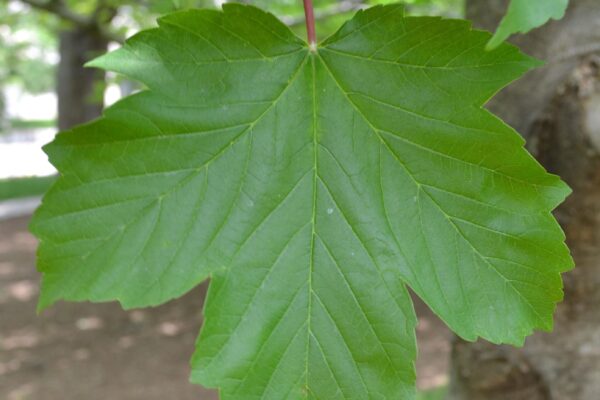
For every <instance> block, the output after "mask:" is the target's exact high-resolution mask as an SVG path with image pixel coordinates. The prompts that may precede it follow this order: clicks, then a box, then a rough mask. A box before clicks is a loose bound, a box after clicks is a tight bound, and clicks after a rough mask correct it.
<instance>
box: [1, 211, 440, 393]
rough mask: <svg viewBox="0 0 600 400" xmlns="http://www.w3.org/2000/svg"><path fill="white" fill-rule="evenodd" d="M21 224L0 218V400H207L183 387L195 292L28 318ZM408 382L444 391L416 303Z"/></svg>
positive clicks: (27, 239)
mask: <svg viewBox="0 0 600 400" xmlns="http://www.w3.org/2000/svg"><path fill="white" fill-rule="evenodd" d="M27 223H28V218H18V219H12V220H7V221H0V399H3V400H166V399H175V400H192V399H194V400H213V399H214V400H216V399H217V396H216V393H215V392H213V391H210V390H205V389H203V388H200V387H197V386H194V385H191V384H189V383H188V373H189V369H188V360H189V358H190V356H191V354H192V351H193V346H194V341H195V338H196V336H197V333H198V331H199V328H200V325H201V323H202V315H201V309H202V302H203V298H204V293H205V289H206V286H205V285H203V286H201V287H199V288H197V289H196V290H194V291H192V292H191V293H188V294H187V295H186V296H184V297H182V298H180V299H179V300H177V301H173V302H171V303H169V304H166V305H164V306H161V307H158V308H154V309H145V310H135V311H129V312H125V311H123V310H122V309H121V308H120V307H119V306H118V305H117V304H90V303H80V304H72V303H60V304H57V305H55V306H54V307H52V308H51V309H49V310H47V311H45V312H44V313H43V314H42V315H39V316H38V315H36V312H35V305H36V301H37V294H38V283H39V275H38V273H37V272H36V270H35V248H36V241H35V239H34V238H33V237H32V236H31V234H29V233H28V231H27ZM416 307H417V312H418V314H419V317H420V323H419V327H418V341H419V347H420V354H419V360H418V363H417V370H418V377H419V378H418V379H419V381H418V384H419V387H420V388H423V389H429V388H434V387H438V386H440V385H443V384H445V382H446V380H447V374H446V365H447V360H448V354H449V350H450V344H449V338H450V334H449V332H448V330H447V329H446V327H445V326H444V325H443V324H442V323H441V322H440V321H439V320H438V319H437V318H435V317H434V316H433V315H432V314H431V312H430V311H429V310H428V309H427V308H426V307H425V306H424V305H423V304H422V303H420V302H416Z"/></svg>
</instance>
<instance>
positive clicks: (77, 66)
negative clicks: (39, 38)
mask: <svg viewBox="0 0 600 400" xmlns="http://www.w3.org/2000/svg"><path fill="white" fill-rule="evenodd" d="M59 40H60V63H59V65H58V79H57V94H58V126H59V128H60V130H65V129H70V128H72V127H73V126H75V125H78V124H82V123H84V122H87V121H90V120H92V119H94V118H97V117H99V116H100V115H101V113H102V109H103V107H104V98H103V96H104V85H105V73H104V72H103V71H101V70H99V69H96V68H84V64H85V63H86V62H88V61H90V60H91V59H93V58H95V57H97V56H98V55H100V54H103V53H105V52H106V51H107V50H108V40H107V39H106V37H105V36H104V35H102V34H101V32H100V31H99V30H98V28H97V27H96V26H75V27H72V28H70V29H68V30H63V31H61V32H60V34H59Z"/></svg>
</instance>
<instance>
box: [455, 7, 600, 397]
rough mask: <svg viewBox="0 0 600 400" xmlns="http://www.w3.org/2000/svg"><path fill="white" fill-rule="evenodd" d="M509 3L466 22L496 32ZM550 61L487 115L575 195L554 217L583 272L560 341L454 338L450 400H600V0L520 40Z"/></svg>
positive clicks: (562, 317)
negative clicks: (509, 129) (511, 343)
mask: <svg viewBox="0 0 600 400" xmlns="http://www.w3.org/2000/svg"><path fill="white" fill-rule="evenodd" d="M507 3H508V0H467V15H468V17H469V18H470V19H472V20H474V21H475V24H476V25H477V26H479V27H482V28H485V29H488V30H493V29H494V27H495V26H496V25H497V23H498V22H499V19H500V18H501V15H502V13H503V12H504V10H506V7H507ZM513 41H514V42H515V43H517V44H518V45H519V46H521V47H522V48H523V50H524V51H525V52H527V53H529V54H531V55H533V56H536V57H538V58H541V59H544V60H547V61H548V64H547V65H546V67H544V68H542V69H539V70H537V71H534V72H532V73H530V74H528V75H527V76H526V77H525V78H524V79H522V80H520V81H518V82H516V83H515V84H513V85H512V86H510V87H509V88H507V89H506V90H504V91H503V92H501V93H500V94H499V95H498V96H497V97H496V98H495V99H494V100H493V101H492V102H491V103H490V104H489V107H490V108H491V109H492V110H493V111H494V112H495V113H496V114H498V115H499V116H501V117H502V118H503V119H504V120H505V121H507V122H508V123H509V124H510V125H512V126H513V127H515V128H516V129H517V130H519V132H520V133H522V134H523V135H524V136H525V137H526V139H527V140H528V147H529V150H530V151H531V152H532V153H533V154H534V155H535V156H536V157H537V158H538V160H540V162H541V163H542V164H544V166H545V167H546V168H548V169H549V170H550V171H551V172H553V173H556V174H559V175H561V176H562V177H563V179H565V180H566V181H567V183H568V184H569V185H570V186H571V187H572V188H573V191H574V193H573V195H572V196H571V197H570V198H569V199H568V200H567V202H566V203H565V204H564V205H563V206H561V207H560V208H559V210H558V211H557V213H556V215H557V217H558V219H559V221H560V222H561V224H562V226H563V228H564V229H565V232H566V235H567V242H568V244H569V247H570V248H571V251H572V253H573V256H574V258H575V262H576V264H577V267H576V269H575V270H574V271H572V272H570V273H568V274H566V275H565V276H564V279H565V301H564V303H562V304H561V305H560V306H559V307H558V310H557V313H556V317H555V330H554V332H553V333H536V334H534V335H533V336H532V337H530V338H529V339H528V340H527V343H526V345H525V347H524V348H522V349H515V348H512V347H508V346H493V345H490V344H489V343H486V342H484V341H479V342H477V343H474V344H473V343H466V342H464V341H461V340H459V339H456V340H455V342H454V344H453V353H452V366H451V373H452V382H451V389H450V391H451V394H450V399H452V400H463V399H464V400H467V399H468V400H550V399H552V400H592V399H598V398H600V311H599V310H600V290H599V289H598V288H600V1H598V0H571V6H570V8H569V11H568V13H567V16H566V17H565V19H563V20H561V21H558V22H556V21H555V22H552V23H550V24H549V25H547V26H545V27H544V28H541V29H538V30H536V31H533V32H531V33H530V34H528V35H524V36H519V37H517V38H515V39H514V40H513Z"/></svg>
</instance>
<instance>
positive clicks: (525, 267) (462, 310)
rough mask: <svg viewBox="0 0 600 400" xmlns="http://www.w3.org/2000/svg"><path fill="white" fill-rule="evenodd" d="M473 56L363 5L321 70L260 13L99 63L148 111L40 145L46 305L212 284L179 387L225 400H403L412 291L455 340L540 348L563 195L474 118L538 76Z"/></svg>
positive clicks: (206, 22) (216, 20)
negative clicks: (515, 85) (47, 175)
mask: <svg viewBox="0 0 600 400" xmlns="http://www.w3.org/2000/svg"><path fill="white" fill-rule="evenodd" d="M489 37H490V35H489V34H487V33H484V32H479V31H472V30H471V28H470V25H469V23H467V22H465V21H458V20H443V19H440V18H426V17H422V18H417V17H411V18H409V17H405V16H404V14H403V9H402V7H400V6H398V5H389V6H378V7H373V8H371V9H369V10H367V11H361V12H358V13H357V14H356V16H355V17H354V18H353V19H352V20H350V21H349V22H348V23H346V24H345V25H344V26H343V27H342V28H341V29H340V30H339V31H338V32H337V33H336V34H334V35H333V36H332V37H330V38H329V39H328V40H326V41H325V42H324V43H322V44H321V46H320V48H319V51H318V53H316V54H315V53H311V52H309V51H308V49H307V47H306V44H305V43H304V42H303V41H301V40H299V39H298V38H296V37H295V36H294V35H293V34H292V33H291V32H290V30H289V29H288V28H287V27H286V26H285V25H283V24H282V23H280V22H279V21H277V20H276V19H275V18H274V17H273V16H272V15H270V14H267V13H264V12H262V11H260V10H258V9H256V8H253V7H248V6H242V5H234V4H230V5H229V4H228V5H226V6H225V7H224V12H217V11H209V10H193V11H186V12H179V13H175V14H171V15H169V16H166V17H164V18H162V19H161V20H160V21H159V28H157V29H153V30H149V31H145V32H142V33H140V34H138V35H136V36H135V37H133V38H132V39H130V40H129V41H128V42H127V44H126V45H125V46H124V47H123V48H122V49H120V50H117V51H116V52H113V53H111V54H108V55H106V56H104V57H102V58H100V59H99V60H97V61H95V62H93V63H92V65H94V66H98V67H102V68H105V69H109V70H113V71H116V72H119V73H122V74H125V75H127V76H129V77H130V78H133V79H137V80H139V81H141V82H142V83H144V84H145V85H146V86H147V87H148V88H149V90H147V91H145V92H141V93H138V94H136V95H133V96H131V97H129V98H127V99H125V100H123V101H121V102H119V103H117V104H116V105H115V106H113V107H111V108H110V109H109V110H108V111H107V112H106V115H105V116H104V118H102V119H100V120H98V121H95V122H92V123H91V124H88V125H85V126H82V127H79V128H76V129H74V130H73V131H70V132H64V133H61V134H60V135H59V136H58V138H57V139H56V140H55V141H54V142H53V143H52V144H50V145H49V146H47V148H46V151H47V153H48V154H49V156H50V159H51V161H52V163H53V164H54V165H56V166H57V168H58V169H59V170H60V172H61V175H62V176H61V179H60V180H59V182H58V183H57V184H56V185H55V186H54V187H53V189H52V190H51V191H50V192H49V193H48V194H47V196H46V197H45V199H44V202H43V205H42V207H41V208H40V209H39V210H38V212H37V213H36V216H35V219H34V222H33V224H32V229H33V231H34V232H35V233H36V235H37V236H38V237H39V238H40V249H39V269H40V270H41V271H42V272H43V274H44V278H43V292H42V297H41V300H40V307H42V308H43V307H45V306H48V305H49V304H51V303H53V302H54V301H56V300H58V299H67V300H92V301H108V300H114V299H116V300H119V301H120V302H121V303H122V304H123V305H124V306H125V307H141V306H149V305H157V304H160V303H163V302H165V301H167V300H169V299H171V298H174V297H177V296H180V295H182V294H183V293H185V292H187V291H188V290H190V289H191V288H193V287H194V286H196V285H197V284H199V283H200V282H201V281H203V280H205V279H206V278H207V277H209V276H210V277H211V285H210V289H209V293H208V299H207V303H206V308H205V317H206V318H205V324H204V327H203V329H202V332H201V335H200V337H199V339H198V343H197V350H196V353H195V355H194V357H193V360H192V368H193V372H192V380H193V381H194V382H197V383H201V384H203V385H206V386H209V387H219V388H220V389H221V396H222V398H223V399H241V398H244V399H247V398H250V397H251V398H254V397H256V398H269V399H280V398H305V397H309V398H327V399H346V398H381V399H389V398H400V399H410V398H413V397H414V380H415V376H414V359H415V356H416V345H415V337H414V328H415V324H416V318H415V315H414V310H413V308H412V304H411V299H410V296H409V295H408V291H407V288H406V285H409V286H410V287H411V288H412V289H413V290H414V291H415V292H416V293H417V294H418V295H419V296H420V297H421V298H422V299H423V300H424V301H425V302H426V303H427V304H428V305H429V306H430V307H431V308H432V309H433V310H434V311H435V312H436V313H437V314H438V315H439V316H440V317H441V318H442V319H443V320H444V321H445V322H446V323H447V324H448V325H449V326H450V327H451V328H452V329H453V330H454V331H455V332H457V333H458V334H459V335H461V336H462V337H463V338H466V339H469V340H473V339H475V338H476V337H478V336H481V337H484V338H486V339H488V340H490V341H493V342H496V343H501V342H505V343H513V344H521V343H522V342H523V339H524V337H525V336H526V335H527V334H529V333H530V332H531V330H532V329H534V328H543V329H550V327H551V325H552V313H553V310H554V306H555V303H556V302H557V301H559V300H560V299H561V297H562V290H561V286H562V285H561V278H560V273H561V272H562V271H565V270H567V269H568V268H570V267H571V265H572V261H571V259H570V256H569V253H568V250H567V248H566V247H565V245H564V243H563V241H564V236H563V234H562V231H561V230H560V228H559V226H558V225H557V223H556V221H555V220H554V219H553V218H552V216H551V215H550V211H551V210H552V209H553V208H554V207H556V205H557V204H559V203H560V202H561V201H562V200H563V199H564V197H565V196H566V195H567V194H568V192H569V190H568V188H567V187H566V185H564V184H563V183H562V182H561V181H560V180H559V178H557V177H556V176H553V175H549V174H547V173H546V172H545V171H544V170H543V168H542V167H541V166H540V165H539V164H538V163H537V162H536V161H535V160H534V159H533V158H532V157H531V156H530V155H529V154H528V153H527V152H526V151H525V150H524V148H523V140H522V139H521V138H520V137H519V135H518V134H517V133H516V132H514V131H513V130H512V129H511V128H509V127H508V126H506V125H505V124H503V123H502V122H501V121H499V120H498V119H497V118H495V117H494V116H493V115H491V114H490V113H489V112H488V111H486V110H484V109H483V108H482V105H483V104H484V102H485V101H487V99H488V98H489V97H490V96H491V95H492V94H493V93H495V92H496V91H497V90H499V89H500V88H501V87H502V86H504V85H506V84H507V83H509V82H510V81H512V80H513V79H515V78H517V77H518V76H520V75H521V74H522V73H524V72H526V71H527V70H528V69H530V68H532V67H533V66H535V65H537V64H538V63H537V62H536V61H534V60H532V59H530V58H529V57H527V56H525V55H523V54H521V53H520V52H519V51H518V50H517V49H516V48H514V47H512V46H509V45H502V46H500V48H499V49H497V50H495V51H492V52H487V51H485V49H484V47H485V44H486V43H487V41H488V40H489Z"/></svg>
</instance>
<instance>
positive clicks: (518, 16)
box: [487, 0, 569, 49]
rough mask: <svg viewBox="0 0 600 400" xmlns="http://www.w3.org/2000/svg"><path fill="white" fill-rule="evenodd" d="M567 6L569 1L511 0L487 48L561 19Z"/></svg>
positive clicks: (492, 47) (494, 46)
mask: <svg viewBox="0 0 600 400" xmlns="http://www.w3.org/2000/svg"><path fill="white" fill-rule="evenodd" d="M568 5H569V0H511V2H510V5H509V7H508V12H507V13H506V15H505V16H504V18H503V19H502V21H501V22H500V26H498V29H497V30H496V33H495V34H494V36H493V37H492V39H490V41H489V42H488V44H487V48H488V49H494V48H496V47H498V45H499V44H500V43H502V42H503V41H505V40H506V39H508V37H509V36H510V35H512V34H513V33H527V32H529V31H530V30H532V29H533V28H537V27H539V26H542V25H544V24H545V23H546V22H548V21H549V20H550V19H561V18H562V17H563V16H564V15H565V11H566V9H567V6H568Z"/></svg>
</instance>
